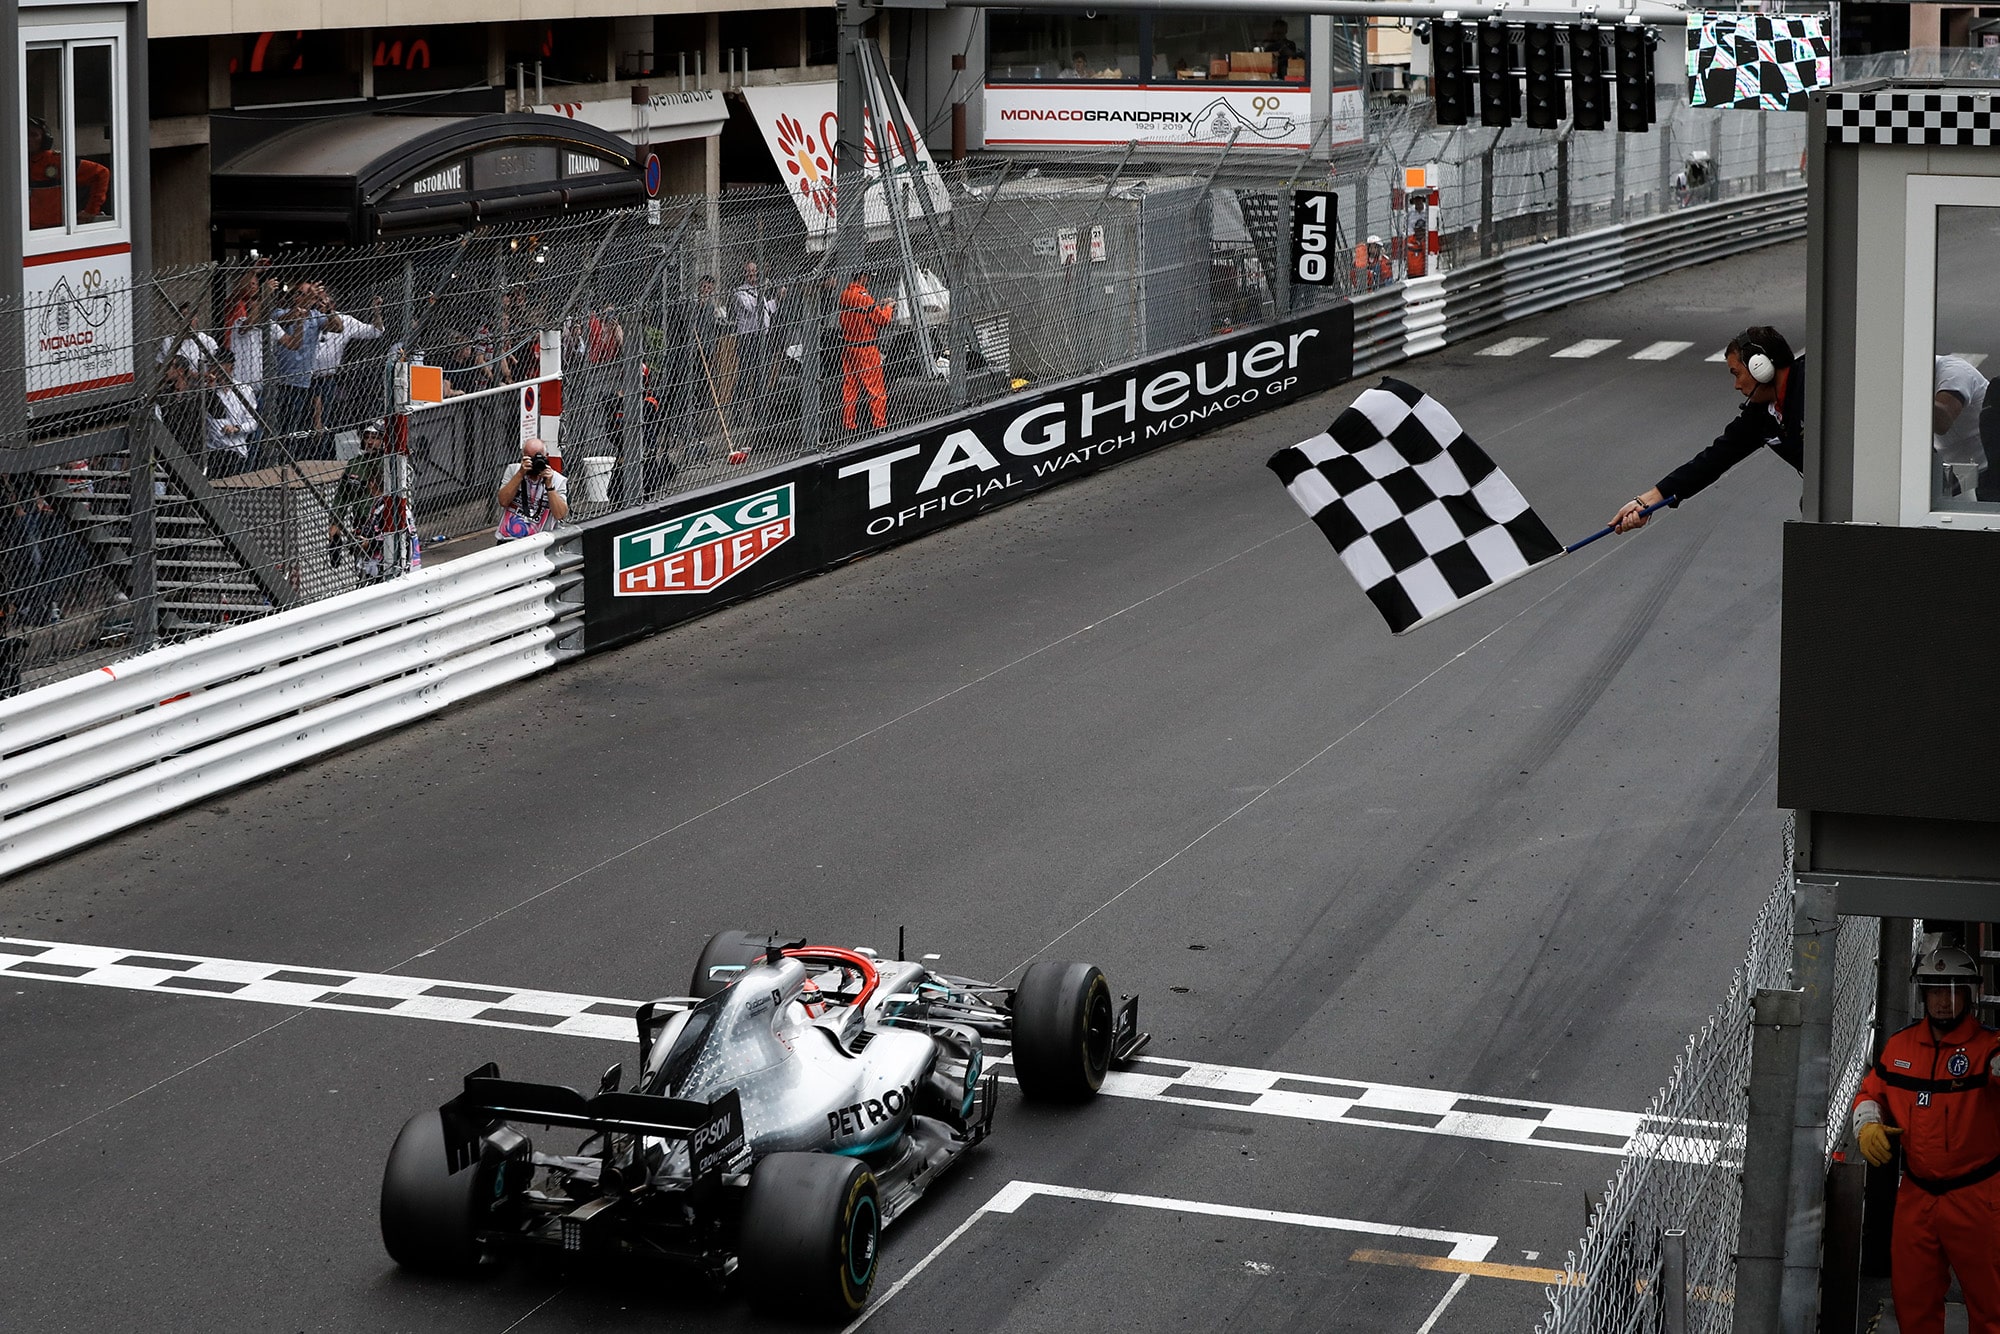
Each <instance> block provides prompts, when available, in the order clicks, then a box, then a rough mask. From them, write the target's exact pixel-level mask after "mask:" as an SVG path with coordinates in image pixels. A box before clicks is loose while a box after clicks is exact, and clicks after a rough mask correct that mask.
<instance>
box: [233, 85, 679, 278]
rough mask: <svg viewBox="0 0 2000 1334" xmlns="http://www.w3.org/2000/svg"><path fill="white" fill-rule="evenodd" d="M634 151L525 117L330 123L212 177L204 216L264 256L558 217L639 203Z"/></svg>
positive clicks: (562, 123)
mask: <svg viewBox="0 0 2000 1334" xmlns="http://www.w3.org/2000/svg"><path fill="white" fill-rule="evenodd" d="M636 153H637V150H636V149H634V148H633V147H632V145H631V144H629V143H627V142H625V140H623V139H621V138H619V137H618V136H617V135H615V134H612V133H610V132H609V131H606V130H600V129H598V128H596V127H595V126H592V125H586V124H583V123H581V122H578V121H573V120H570V119H568V118H566V117H562V116H550V115H542V114H536V113H532V112H509V113H502V114H497V115H485V116H404V115H392V114H380V113H377V114H371V115H364V116H340V117H332V118H328V119H326V120H315V121H309V122H307V123H306V124H303V125H299V126H296V127H294V128H292V129H289V130H286V131H284V132H283V133H281V134H278V135H275V136H273V137H272V138H269V139H266V140H264V141H263V142H262V143H259V144H257V145H256V146H255V147H253V148H249V149H246V150H244V151H243V152H241V153H238V154H237V155H236V156H235V157H233V158H231V159H230V160H229V161H227V162H225V163H223V164H222V165H221V166H219V167H217V168H216V169H215V171H214V173H213V175H212V176H211V178H210V216H211V218H212V220H213V222H214V224H215V225H216V227H218V228H219V229H222V230H223V232H224V233H225V234H228V235H232V236H234V237H235V238H236V239H237V240H238V241H239V243H241V244H246V245H262V246H264V247H267V248H275V247H277V246H281V245H285V244H299V245H329V244H345V245H364V244H366V243H368V242H370V241H374V240H377V239H379V238H382V237H389V236H411V235H418V234H422V233H436V232H452V231H457V230H460V229H462V228H465V227H468V226H472V225H474V224H476V223H480V222H494V221H501V220H513V219H519V220H522V221H529V220H533V219H537V218H546V217H558V216H560V215H561V214H563V213H565V212H567V211H570V210H573V209H599V208H613V207H618V206H622V205H628V204H636V203H637V202H639V201H640V200H642V199H644V198H645V197H646V192H645V184H644V182H643V180H642V179H641V176H640V167H641V165H642V164H641V163H640V162H639V161H638V159H637V157H636Z"/></svg>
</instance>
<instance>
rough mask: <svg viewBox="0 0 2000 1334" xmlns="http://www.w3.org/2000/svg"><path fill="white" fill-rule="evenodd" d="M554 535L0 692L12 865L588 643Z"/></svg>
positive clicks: (348, 739)
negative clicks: (21, 690) (0, 695)
mask: <svg viewBox="0 0 2000 1334" xmlns="http://www.w3.org/2000/svg"><path fill="white" fill-rule="evenodd" d="M582 564H583V555H582V551H581V539H580V537H578V536H575V535H572V536H569V537H559V536H556V535H544V536H541V537H536V538H529V539H525V540H523V541H520V542H515V543H510V544H508V545H507V546H506V547H504V548H502V549H499V550H495V551H489V552H485V553H482V554H481V555H478V556H475V557H472V558H470V559H467V560H464V561H458V562H454V563H452V564H451V565H449V566H446V567H444V568H442V569H436V570H425V571H422V572H421V573H419V574H417V575H415V576H413V577H411V578H407V579H400V580H397V581H395V582H394V583H393V584H386V585H382V586H379V587H374V588H366V589H358V590H354V591H351V592H348V593H346V594H343V595H341V596H340V597H337V598H333V599H329V600H327V601H325V602H323V603H321V604H318V605H315V606H312V607H308V608H296V609H294V610H291V611H289V612H282V613H279V614H277V615H273V616H268V617H265V618H263V619H261V620H257V621H253V622H251V623H249V624H245V625H239V626H235V627H233V628H232V629H229V630H226V631H223V632H220V633H217V634H214V635H210V636H207V637H206V638H203V639H201V640H200V641H198V642H195V643H188V644H177V645H172V646H169V647H165V648H159V649H155V650H154V651H153V652H151V653H147V654H143V655H141V656H139V657H137V658H135V659H133V660H131V661H129V662H126V663H122V664H120V665H119V667H118V668H117V669H116V670H115V671H113V670H105V671H102V672H89V673H85V674H83V675H81V676H74V677H70V678H69V679H67V680H64V681H58V682H56V683H54V684H51V685H48V686H44V687H42V688H41V689H38V690H33V691H29V692H27V693H25V694H21V695H17V696H15V697H14V698H13V699H9V700H5V701H0V748H4V750H5V751H6V752H7V753H6V757H5V758H4V759H0V794H4V800H0V876H6V875H11V874H13V873H15V872H17V871H19V870H21V869H22V868H24V867H27V866H31V865H34V864H35V863H37V862H41V861H46V860H48V859H49V858H51V857H54V856H59V855H61V854H62V853H64V852H67V851H69V850H71V849H73V848H77V847H82V846H85V845H86V844H88V843H91V842H93V841H95V840H97V839H99V838H102V837H104V836H105V835H106V834H109V833H111V832H113V831H116V830H118V829H123V828H127V827H129V826H131V825H134V824H139V823H142V822H144V821H146V820H150V819H152V818H154V817H155V816H157V815H161V814H164V813H166V812H167V811H171V810H174V809H177V808H178V807H181V806H184V805H187V804H189V803H191V802H194V801H198V800H200V799H202V798H203V797H205V796H208V795H210V794H212V793H215V792H219V791H223V790H225V789H227V788H230V787H234V786H236V785H238V784H240V783H243V782H246V781H248V780H250V779H253V778H257V777H260V776H262V775H264V774H268V773H274V772H276V771H278V770H279V769H282V768H285V767H287V766H290V765H293V764H297V763H299V762H300V761H302V760H306V759H310V758H312V757H314V756H316V755H322V754H325V753H327V752H329V751H333V750H337V749H339V748H341V747H343V746H347V745H352V744H353V743H354V742H356V741H358V740H361V739H363V738H365V737H369V736H373V735H376V734H379V733H381V732H384V731H387V730H389V729H391V728H394V727H397V726H400V725H402V724H404V723H406V722H408V721H410V720H412V719H414V718H418V717H421V716H423V715H425V714H427V713H432V712H435V711H436V710H438V709H441V708H444V707H445V706H446V705H449V704H452V703H454V702H456V701H458V700H461V699H466V698H469V697H471V696H473V695H476V694H478V693H480V692H481V691H484V690H489V689H492V688H493V687H494V686H497V685H501V684H504V683H506V682H508V681H515V680H519V679H521V678H522V677H524V676H530V675H533V674H534V673H536V672H539V671H543V670H545V669H547V668H549V667H553V666H555V665H556V664H557V663H558V662H560V661H561V660H563V659H564V658H566V657H573V656H576V655H577V654H578V653H580V652H581V648H580V647H578V646H577V644H576V641H577V640H578V639H579V638H580V635H579V623H580V621H581V616H582V603H581V595H580V591H579V589H578V585H579V584H580V583H581V581H582V573H581V567H582Z"/></svg>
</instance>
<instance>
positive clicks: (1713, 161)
mask: <svg viewBox="0 0 2000 1334" xmlns="http://www.w3.org/2000/svg"><path fill="white" fill-rule="evenodd" d="M1757 123H1758V124H1759V125H1761V124H1763V123H1764V113H1763V112H1761V111H1760V112H1758V113H1757ZM1708 197H1709V199H1710V200H1717V199H1720V198H1722V113H1721V112H1719V111H1718V112H1716V113H1715V114H1713V115H1711V116H1710V117H1709V118H1708Z"/></svg>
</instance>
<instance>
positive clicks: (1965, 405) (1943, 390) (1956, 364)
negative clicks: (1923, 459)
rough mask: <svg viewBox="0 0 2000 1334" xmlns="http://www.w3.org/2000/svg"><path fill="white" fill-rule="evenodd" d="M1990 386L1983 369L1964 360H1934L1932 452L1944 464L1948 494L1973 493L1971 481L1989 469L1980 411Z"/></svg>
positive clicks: (1942, 480)
mask: <svg viewBox="0 0 2000 1334" xmlns="http://www.w3.org/2000/svg"><path fill="white" fill-rule="evenodd" d="M1987 383H1988V381H1987V379H1986V377H1985V376H1984V375H1981V374H1980V373H1979V368H1978V367H1976V366H1974V365H1973V364H1972V363H1971V362H1969V361H1967V360H1965V358H1963V357H1954V356H1941V357H1935V358H1933V359H1932V372H1931V451H1932V452H1933V453H1934V454H1935V455H1936V456H1937V461H1938V463H1939V464H1940V465H1942V466H1941V467H1940V469H1939V474H1940V479H1939V480H1940V483H1941V485H1942V486H1943V488H1944V490H1943V494H1944V495H1947V496H1950V495H1957V494H1963V493H1967V492H1970V491H1971V490H1972V486H1971V484H1970V481H1969V478H1970V477H1971V476H1973V475H1976V473H1977V472H1979V471H1983V470H1984V469H1985V467H1986V450H1985V447H1984V446H1983V445H1981V444H1980V442H1979V410H1980V409H1981V408H1982V407H1984V406H1985V404H1986V386H1987ZM1955 465H1957V466H1955ZM1965 465H1970V466H1969V467H1968V466H1965ZM1961 474H1963V475H1964V476H1963V477H1962V476H1961Z"/></svg>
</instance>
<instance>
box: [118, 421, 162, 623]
mask: <svg viewBox="0 0 2000 1334" xmlns="http://www.w3.org/2000/svg"><path fill="white" fill-rule="evenodd" d="M125 466H126V472H125V487H126V503H127V522H128V524H129V525H130V537H131V541H132V545H131V547H130V548H129V550H130V552H131V557H132V630H131V638H130V640H129V643H130V646H131V647H132V648H134V649H139V650H141V651H143V650H145V649H149V648H151V647H153V645H154V644H155V643H157V642H159V638H160V597H159V575H160V567H159V563H158V561H157V560H156V548H155V545H154V527H153V514H154V501H155V496H154V493H153V442H152V440H151V439H149V438H148V436H147V434H146V432H144V431H135V430H131V429H130V428H127V430H126V432H125Z"/></svg>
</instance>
